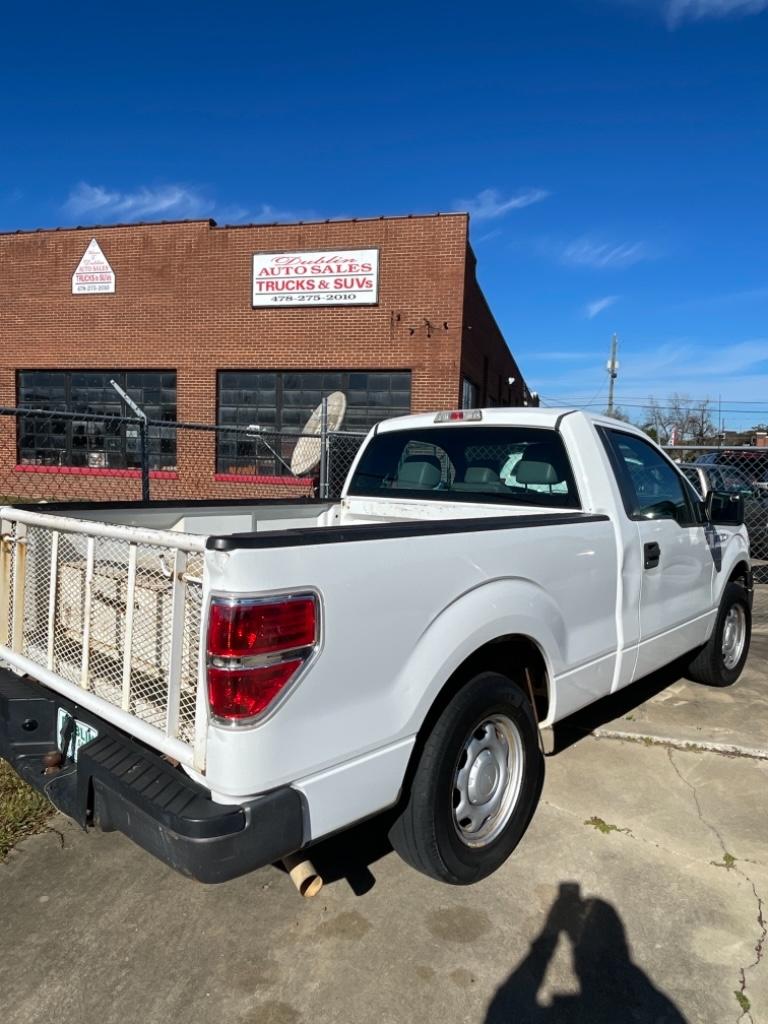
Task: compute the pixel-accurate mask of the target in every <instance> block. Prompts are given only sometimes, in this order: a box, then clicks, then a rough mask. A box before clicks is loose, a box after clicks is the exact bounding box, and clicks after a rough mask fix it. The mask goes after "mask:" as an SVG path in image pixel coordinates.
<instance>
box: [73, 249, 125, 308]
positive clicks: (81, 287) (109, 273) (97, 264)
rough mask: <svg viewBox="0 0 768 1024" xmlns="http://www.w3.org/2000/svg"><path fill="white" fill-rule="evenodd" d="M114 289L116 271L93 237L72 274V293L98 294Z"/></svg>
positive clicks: (110, 291)
mask: <svg viewBox="0 0 768 1024" xmlns="http://www.w3.org/2000/svg"><path fill="white" fill-rule="evenodd" d="M114 290H115V272H114V270H113V269H112V267H110V265H109V261H108V260H107V257H106V256H105V255H104V253H103V252H102V251H101V246H100V245H99V243H98V242H97V241H96V239H95V238H92V239H91V241H90V244H89V245H88V248H87V249H86V250H85V252H84V253H83V258H82V259H81V260H80V262H79V264H78V266H77V270H76V271H75V272H74V274H73V275H72V294H73V295H96V294H105V293H112V292H114Z"/></svg>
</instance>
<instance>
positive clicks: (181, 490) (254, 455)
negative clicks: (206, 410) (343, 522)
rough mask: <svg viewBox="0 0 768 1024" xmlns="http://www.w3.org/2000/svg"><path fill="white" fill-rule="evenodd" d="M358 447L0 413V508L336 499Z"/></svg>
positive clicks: (349, 440)
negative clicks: (51, 504) (68, 503)
mask: <svg viewBox="0 0 768 1024" xmlns="http://www.w3.org/2000/svg"><path fill="white" fill-rule="evenodd" d="M364 438H365V434H364V433H351V432H346V431H337V432H330V431H328V430H323V429H322V427H321V428H320V433H319V434H301V433H288V432H285V431H283V432H278V431H270V430H263V429H260V428H259V427H257V426H248V427H237V426H214V425H211V424H202V423H177V422H175V421H167V422H166V421H158V420H144V419H141V418H138V417H131V416H115V415H100V414H98V413H75V412H65V411H60V410H46V409H23V408H7V407H6V408H3V407H0V499H2V502H3V503H8V502H9V501H10V502H14V501H25V502H34V501H48V502H50V501H139V500H144V501H149V500H176V499H178V500H185V499H189V500H192V499H203V500H204V499H211V500H220V499H227V498H280V497H286V498H295V497H316V498H336V497H338V496H339V494H340V492H341V488H342V486H343V484H344V480H345V479H346V475H347V472H348V470H349V467H350V466H351V464H352V461H353V460H354V457H355V455H356V454H357V451H358V449H359V447H360V445H361V444H362V442H363V440H364Z"/></svg>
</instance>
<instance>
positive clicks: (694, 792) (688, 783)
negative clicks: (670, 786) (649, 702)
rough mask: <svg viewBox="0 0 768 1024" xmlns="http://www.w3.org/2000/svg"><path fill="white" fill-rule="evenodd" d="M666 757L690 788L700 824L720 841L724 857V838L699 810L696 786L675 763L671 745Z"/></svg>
mask: <svg viewBox="0 0 768 1024" xmlns="http://www.w3.org/2000/svg"><path fill="white" fill-rule="evenodd" d="M667 758H668V759H669V763H670V764H671V765H672V768H673V770H674V772H675V775H677V777H678V779H680V781H681V782H682V783H683V784H684V785H685V786H687V787H688V789H690V791H691V794H692V795H693V801H694V803H695V804H696V813H697V814H698V816H699V821H700V822H701V823H702V825H706V826H707V828H708V829H709V830H710V832H711V833H712V834H713V835H715V836H717V841H718V843H720V849H721V850H722V851H723V859H725V855H726V854H727V853H728V848H727V847H726V845H725V840H724V839H723V837H722V836H721V835H720V832H719V831H718V829H717V828H716V826H715V825H713V824H712V822H711V821H707V819H706V818H705V817H704V814H703V812H702V810H701V803H700V801H699V794H698V792H697V791H696V787H695V786H694V785H693V783H691V782H689V781H688V779H686V777H685V776H684V775H683V773H682V772H681V771H680V769H679V768H678V767H677V765H676V764H675V759H674V758H673V757H672V747H667Z"/></svg>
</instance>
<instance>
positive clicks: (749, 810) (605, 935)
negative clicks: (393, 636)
mask: <svg viewBox="0 0 768 1024" xmlns="http://www.w3.org/2000/svg"><path fill="white" fill-rule="evenodd" d="M756 651H757V652H758V653H756V654H753V657H752V661H751V672H754V673H755V679H754V688H753V685H752V683H750V681H749V679H748V680H747V682H746V685H745V686H744V687H743V695H742V698H741V707H742V710H741V714H738V713H737V712H735V711H733V710H729V711H728V712H727V715H728V716H729V717H728V720H729V721H730V723H731V728H730V730H729V732H728V734H727V737H728V739H729V741H730V740H731V739H733V740H734V741H735V740H739V739H740V738H741V736H742V734H743V733H744V730H747V729H752V727H753V725H755V723H752V722H750V721H748V719H749V718H750V717H752V718H759V717H760V716H761V715H762V714H763V703H762V701H763V694H762V691H761V690H760V681H761V680H762V685H763V686H764V685H765V680H766V670H765V662H764V660H761V659H762V654H761V653H760V649H759V648H757V647H756ZM678 685H683V686H686V687H687V685H688V684H677V683H673V684H672V689H674V688H675V687H676V686H678ZM691 685H692V684H691ZM741 689H742V686H741V683H738V684H737V685H736V687H735V688H734V689H733V690H732V691H712V690H706V689H702V690H701V692H700V693H698V694H696V693H694V691H690V695H689V698H686V700H687V703H686V704H685V705H681V704H678V703H676V700H671V699H669V697H668V696H666V697H665V691H659V693H657V694H656V696H651V697H649V700H650V703H651V705H652V708H651V710H649V711H648V713H647V718H645V719H644V722H645V723H648V722H650V721H651V720H652V719H653V721H656V720H657V718H658V721H661V720H662V718H663V715H664V714H665V713H666V714H668V716H669V717H668V719H666V722H667V723H668V722H669V721H670V720H671V722H672V725H667V728H669V729H672V727H673V726H674V729H675V730H679V731H683V732H685V729H683V725H685V726H686V728H691V722H690V720H688V719H690V718H692V717H693V718H696V719H698V721H699V722H702V721H708V722H710V721H711V722H712V723H714V724H718V723H719V722H720V721H721V719H722V718H723V717H724V716H726V712H725V711H724V710H723V709H724V708H726V707H727V705H725V704H724V703H723V701H722V699H721V697H722V694H723V692H727V693H728V694H729V695H731V694H732V695H733V699H734V701H737V700H738V699H739V698H738V697H737V694H738V693H739V691H740V690H741ZM685 693H686V694H688V693H689V691H688V690H687V689H686V690H685ZM644 696H646V694H645V693H644V691H643V692H641V691H638V693H637V700H642V698H643V697H644ZM641 707H645V705H644V704H643V705H641ZM681 707H687V709H688V719H686V718H685V715H684V714H683V712H682V711H680V708H681ZM635 710H636V712H639V711H640V708H636V709H635ZM628 714H632V712H631V711H628V710H623V711H622V714H621V716H620V719H619V724H620V722H621V719H622V718H624V719H625V718H626V716H627V715H628ZM642 714H643V715H645V714H646V712H645V711H643V712H642ZM702 715H703V716H704V718H701V716H702ZM707 716H709V717H707ZM602 717H603V718H606V717H607V716H606V714H605V713H603V716H602ZM611 725H614V726H616V728H618V724H617V723H616V722H614V723H605V722H603V727H605V728H606V729H608V728H610V726H611ZM693 727H695V725H694V726H693ZM758 728H762V724H759V726H758V725H755V731H754V732H750V733H749V736H750V739H749V742H750V743H755V742H757V739H756V737H758V731H757V730H758ZM686 735H687V733H686ZM567 742H568V744H569V745H567V746H566V747H565V748H564V749H563V750H562V751H561V752H560V753H559V754H557V755H555V756H554V757H551V758H549V759H548V761H547V778H546V783H545V788H544V792H543V796H542V803H541V806H540V807H539V810H538V811H537V813H536V815H535V817H534V820H533V823H532V825H531V827H530V829H529V831H528V833H527V835H526V836H525V838H524V839H523V841H522V843H521V844H520V846H519V848H518V850H517V851H516V853H515V854H514V855H513V857H512V858H511V859H510V860H509V861H508V862H507V864H506V865H505V866H504V867H503V868H502V869H501V870H500V871H499V872H497V873H496V874H495V875H494V876H492V877H491V878H489V879H487V880H486V881H485V882H483V883H481V884H480V885H477V886H474V887H472V888H469V889H454V888H450V887H446V886H442V885H439V884H437V883H434V882H431V881H429V880H428V879H425V878H423V877H421V876H420V875H418V874H416V873H415V872H413V871H411V870H410V869H408V868H406V867H405V865H403V864H402V863H401V862H400V861H399V860H398V858H397V857H396V856H395V855H394V854H392V853H391V852H387V848H386V844H385V843H384V842H383V839H382V834H381V828H380V826H379V825H377V823H372V824H369V825H366V826H365V827H363V828H360V829H357V830H355V831H354V832H352V833H349V834H347V835H346V836H342V837H338V838H337V839H335V840H334V841H333V842H332V843H328V844H325V846H324V848H321V849H320V850H318V856H317V858H316V860H317V861H319V862H320V863H322V864H323V865H324V868H325V872H326V874H327V875H328V877H330V878H331V879H332V881H331V882H330V883H329V884H327V885H326V887H325V889H324V890H323V892H322V893H321V894H320V896H319V897H317V898H316V899H315V900H313V901H310V902H306V903H304V902H302V901H301V899H300V898H299V897H298V896H297V895H296V893H295V891H294V890H293V888H292V887H291V885H290V883H289V882H288V880H287V879H286V878H285V876H284V875H282V874H281V873H280V872H279V871H278V870H276V869H275V868H265V869H263V870H262V871H259V872H256V873H254V874H252V875H250V876H248V877H246V878H242V879H238V880H236V881H234V882H231V883H227V884H225V885H222V886H219V887H204V886H201V885H198V884H197V883H194V882H190V881H188V880H186V879H184V878H181V877H180V876H177V875H175V874H173V873H172V872H171V871H169V870H167V869H166V868H164V867H163V866H162V865H161V864H159V863H158V862H157V861H155V860H153V859H152V858H151V857H150V856H149V855H147V854H145V853H144V852H143V851H142V850H140V849H138V848H137V847H135V846H133V845H132V844H131V843H130V842H129V841H128V840H127V839H125V838H124V837H123V836H121V835H119V834H110V835H103V834H100V833H93V834H90V835H84V834H82V833H80V832H79V831H78V830H77V829H76V828H75V827H74V826H72V825H70V824H68V823H66V822H64V821H63V820H62V819H59V818H57V819H55V820H54V823H53V824H54V830H52V831H50V832H48V833H46V834H43V835H40V836H36V837H33V838H31V839H29V840H27V841H25V842H24V843H22V844H21V845H20V846H19V847H18V848H17V849H16V850H15V851H14V852H13V854H12V856H11V859H10V861H9V863H8V864H7V865H5V866H3V867H0V908H1V914H2V916H1V918H0V920H1V921H2V927H0V992H1V993H2V1016H3V1022H4V1024H29V1021H32V1020H35V1021H37V1020H48V1019H51V1020H56V1021H57V1024H70V1022H71V1024H75V1022H77V1024H118V1022H119V1024H123V1022H132V1021H141V1022H142V1024H155V1022H157V1024H160V1022H162V1024H169V1022H175V1021H183V1022H184V1024H196V1022H204V1021H210V1020H212V1019H216V1020H220V1021H226V1022H230V1021H232V1022H248V1024H309V1022H326V1021H327V1022H339V1024H347V1022H355V1024H360V1022H367V1021H375V1022H377V1024H378V1022H381V1024H387V1022H405V1021H407V1022H411V1021H423V1022H425V1024H433V1022H434V1024H446V1022H453V1021H456V1022H465V1021H466V1022H471V1024H513V1022H514V1024H529V1022H530V1024H539V1022H541V1024H547V1022H548V1024H564V1022H570V1021H577V1020H578V1021H579V1022H581V1024H624V1022H629V1021H632V1022H647V1024H650V1022H654V1024H662V1022H665V1024H672V1022H674V1024H680V1022H682V1021H685V1022H687V1024H721V1022H732V1024H736V1022H737V1021H742V1024H746V1022H747V1021H752V1022H753V1024H768V968H766V963H765V959H764V948H765V946H766V945H768V943H767V942H766V927H765V922H766V920H768V908H766V906H765V905H764V900H765V898H766V894H768V850H767V849H766V839H768V826H766V808H767V806H768V800H767V799H766V792H768V761H766V760H762V759H760V758H756V757H736V756H724V755H723V754H718V753H711V752H707V751H703V750H681V749H675V748H674V747H671V746H665V745H657V744H655V743H646V742H643V741H642V740H639V741H636V742H629V741H623V740H617V739H614V738H609V737H606V736H602V737H595V736H591V735H583V734H582V733H581V732H579V731H574V732H573V733H572V734H571V735H570V736H569V737H568V738H567Z"/></svg>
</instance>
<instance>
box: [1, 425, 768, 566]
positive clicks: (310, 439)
mask: <svg viewBox="0 0 768 1024" xmlns="http://www.w3.org/2000/svg"><path fill="white" fill-rule="evenodd" d="M364 438H365V434H364V433H353V432H347V431H336V432H331V431H328V430H327V429H323V425H322V420H321V424H320V433H318V434H300V433H288V432H285V431H282V432H278V431H272V430H265V429H262V428H260V427H258V426H255V425H252V426H243V427H239V426H221V425H218V426H214V425H211V424H202V423H177V422H176V421H160V420H151V419H148V420H144V419H142V418H140V417H136V416H115V415H113V414H110V415H105V414H100V413H96V412H88V413H85V412H82V413H81V412H66V411H61V410H50V409H48V410H46V409H29V408H7V407H5V408H4V407H0V500H2V502H3V503H8V502H14V501H26V502H33V501H48V502H50V501H138V500H142V499H143V500H145V501H147V500H180V501H183V500H194V499H203V500H205V499H211V500H220V499H227V498H246V499H247V498H281V497H285V498H294V497H315V498H321V499H323V498H328V499H334V498H337V497H338V496H339V494H340V493H341V489H342V486H343V484H344V481H345V479H346V476H347V473H348V471H349V468H350V466H351V465H352V462H353V460H354V458H355V455H356V454H357V451H358V449H359V447H360V445H361V444H362V442H363V439H364ZM666 450H667V452H668V454H669V455H670V456H671V457H672V458H673V459H674V460H675V462H677V463H678V464H679V465H680V467H681V469H682V471H683V473H684V474H685V475H686V477H687V478H688V479H689V480H690V482H691V483H692V484H693V486H694V487H696V489H697V490H698V491H699V493H700V494H702V495H703V494H705V493H706V492H707V491H708V490H710V489H713V490H720V491H730V492H732V493H740V494H742V495H743V497H744V510H745V518H746V524H747V529H748V531H749V536H750V544H751V549H752V555H753V558H754V560H755V576H756V579H757V580H758V581H759V582H762V583H768V447H758V446H753V447H738V448H725V447H723V448H715V447H701V446H699V447H692V446H683V445H677V446H671V447H668V448H667V449H666Z"/></svg>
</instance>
